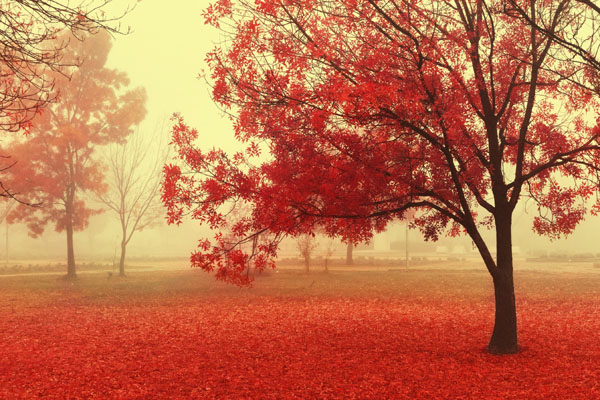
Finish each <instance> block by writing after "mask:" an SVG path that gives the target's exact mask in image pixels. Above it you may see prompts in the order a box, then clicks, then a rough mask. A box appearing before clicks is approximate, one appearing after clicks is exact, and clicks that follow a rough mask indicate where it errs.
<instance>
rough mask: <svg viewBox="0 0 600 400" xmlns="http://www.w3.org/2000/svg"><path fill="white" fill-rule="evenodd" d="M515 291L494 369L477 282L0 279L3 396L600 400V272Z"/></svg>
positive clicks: (413, 275)
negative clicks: (513, 345) (507, 336)
mask: <svg viewBox="0 0 600 400" xmlns="http://www.w3.org/2000/svg"><path fill="white" fill-rule="evenodd" d="M516 286H517V303H518V304H517V307H518V312H519V333H520V338H519V340H520V343H521V346H522V349H521V351H520V352H519V353H518V354H516V355H512V356H503V357H499V356H492V355H489V354H487V353H486V352H485V351H484V348H485V345H486V344H487V340H488V339H489V335H490V333H491V329H492V322H493V292H492V285H491V282H490V279H489V277H488V276H487V274H486V273H485V272H484V271H482V270H475V269H473V270H471V269H463V270H429V269H420V270H414V269H412V270H398V271H386V270H379V271H377V270H374V271H351V270H343V271H340V270H337V271H332V272H330V273H328V274H324V273H322V272H314V273H311V274H309V275H305V274H303V273H301V272H299V271H297V270H289V269H286V270H281V271H280V272H277V273H276V272H271V273H270V274H267V275H266V276H260V277H259V278H258V279H257V280H256V282H255V284H254V287H253V288H252V289H248V288H241V289H240V288H237V287H233V286H228V285H225V284H221V283H218V282H215V281H214V280H213V278H212V277H210V276H208V275H206V274H205V273H203V272H201V271H196V270H180V271H177V270H173V271H148V272H134V273H131V274H130V275H129V276H128V277H127V278H117V277H113V278H111V279H107V275H106V274H104V273H97V274H92V273H90V274H81V275H80V277H79V278H78V279H77V280H76V281H75V282H70V281H65V280H63V279H60V278H58V277H57V276H53V275H46V276H10V277H9V276H6V277H0V398H2V399H20V398H38V397H43V398H56V399H65V398H102V399H107V398H207V399H210V398H223V399H244V398H260V399H263V398H264V399H310V398H339V399H351V398H360V399H363V398H364V399H384V398H407V399H409V398H410V399H412V398H477V399H479V398H490V399H509V398H514V399H525V398H539V399H551V398H556V399H571V398H573V399H576V398H581V399H591V398H600V318H599V317H600V311H599V305H600V274H597V273H591V272H565V273H560V274H559V273H553V272H548V273H543V272H534V271H521V272H517V274H516Z"/></svg>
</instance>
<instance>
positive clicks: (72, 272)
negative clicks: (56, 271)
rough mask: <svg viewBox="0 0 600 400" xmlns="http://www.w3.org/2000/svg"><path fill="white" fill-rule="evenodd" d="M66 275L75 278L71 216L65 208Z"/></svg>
mask: <svg viewBox="0 0 600 400" xmlns="http://www.w3.org/2000/svg"><path fill="white" fill-rule="evenodd" d="M66 230H67V277H68V278H75V277H76V276H77V273H76V270H75V251H74V246H73V216H72V214H71V211H70V210H67V229H66Z"/></svg>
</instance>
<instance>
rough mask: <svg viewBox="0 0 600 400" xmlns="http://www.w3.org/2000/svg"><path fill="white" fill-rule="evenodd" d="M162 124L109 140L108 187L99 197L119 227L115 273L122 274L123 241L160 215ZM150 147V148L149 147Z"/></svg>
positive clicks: (123, 271) (124, 242)
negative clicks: (150, 130)
mask: <svg viewBox="0 0 600 400" xmlns="http://www.w3.org/2000/svg"><path fill="white" fill-rule="evenodd" d="M164 127H165V124H164V123H163V124H157V125H156V126H155V128H154V132H153V134H152V135H146V134H145V131H143V130H142V129H140V128H139V127H138V128H137V129H136V131H135V132H134V133H133V134H131V135H130V136H129V137H128V138H127V141H126V142H125V143H121V144H114V143H111V144H110V145H109V148H108V152H107V156H106V162H107V164H108V171H107V173H106V178H107V182H108V187H109V188H108V190H107V192H105V193H100V194H99V195H98V198H99V200H100V201H101V202H102V203H103V204H104V205H105V206H106V207H108V209H110V210H111V211H113V212H115V213H116V214H117V215H118V217H119V223H120V228H121V241H120V257H119V276H125V255H126V251H127V245H128V244H129V242H130V241H131V238H132V237H133V234H134V233H135V232H140V231H142V230H144V229H146V228H148V227H149V226H151V225H152V224H153V223H155V222H156V221H157V220H158V219H159V217H161V216H162V204H161V203H160V197H159V196H158V195H159V187H160V182H161V173H160V172H161V166H162V165H163V164H164V162H165V161H166V158H167V151H166V148H165V146H163V145H162V140H161V138H160V137H159V135H162V134H163V133H164ZM153 147H154V148H153Z"/></svg>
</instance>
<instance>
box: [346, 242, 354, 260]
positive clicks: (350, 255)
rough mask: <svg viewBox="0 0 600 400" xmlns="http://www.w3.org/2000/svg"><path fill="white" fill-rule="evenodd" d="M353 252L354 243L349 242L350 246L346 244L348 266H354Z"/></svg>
mask: <svg viewBox="0 0 600 400" xmlns="http://www.w3.org/2000/svg"><path fill="white" fill-rule="evenodd" d="M353 251H354V243H352V242H348V244H346V265H353V264H354V259H353V258H352V253H353Z"/></svg>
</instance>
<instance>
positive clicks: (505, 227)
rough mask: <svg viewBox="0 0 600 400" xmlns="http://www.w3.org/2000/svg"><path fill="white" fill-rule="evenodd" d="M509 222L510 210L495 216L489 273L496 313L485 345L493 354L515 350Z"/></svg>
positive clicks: (513, 288)
mask: <svg viewBox="0 0 600 400" xmlns="http://www.w3.org/2000/svg"><path fill="white" fill-rule="evenodd" d="M511 225H512V224H511V215H510V213H505V215H504V216H501V217H496V251H497V258H496V259H497V268H496V269H495V273H494V274H493V276H492V278H493V281H494V298H495V301H496V313H495V318H494V331H493V332H492V338H491V339H490V344H489V346H488V349H489V351H490V353H493V354H513V353H516V352H517V351H518V343H517V309H516V304H515V285H514V280H513V258H512V237H511V233H512V232H511Z"/></svg>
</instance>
